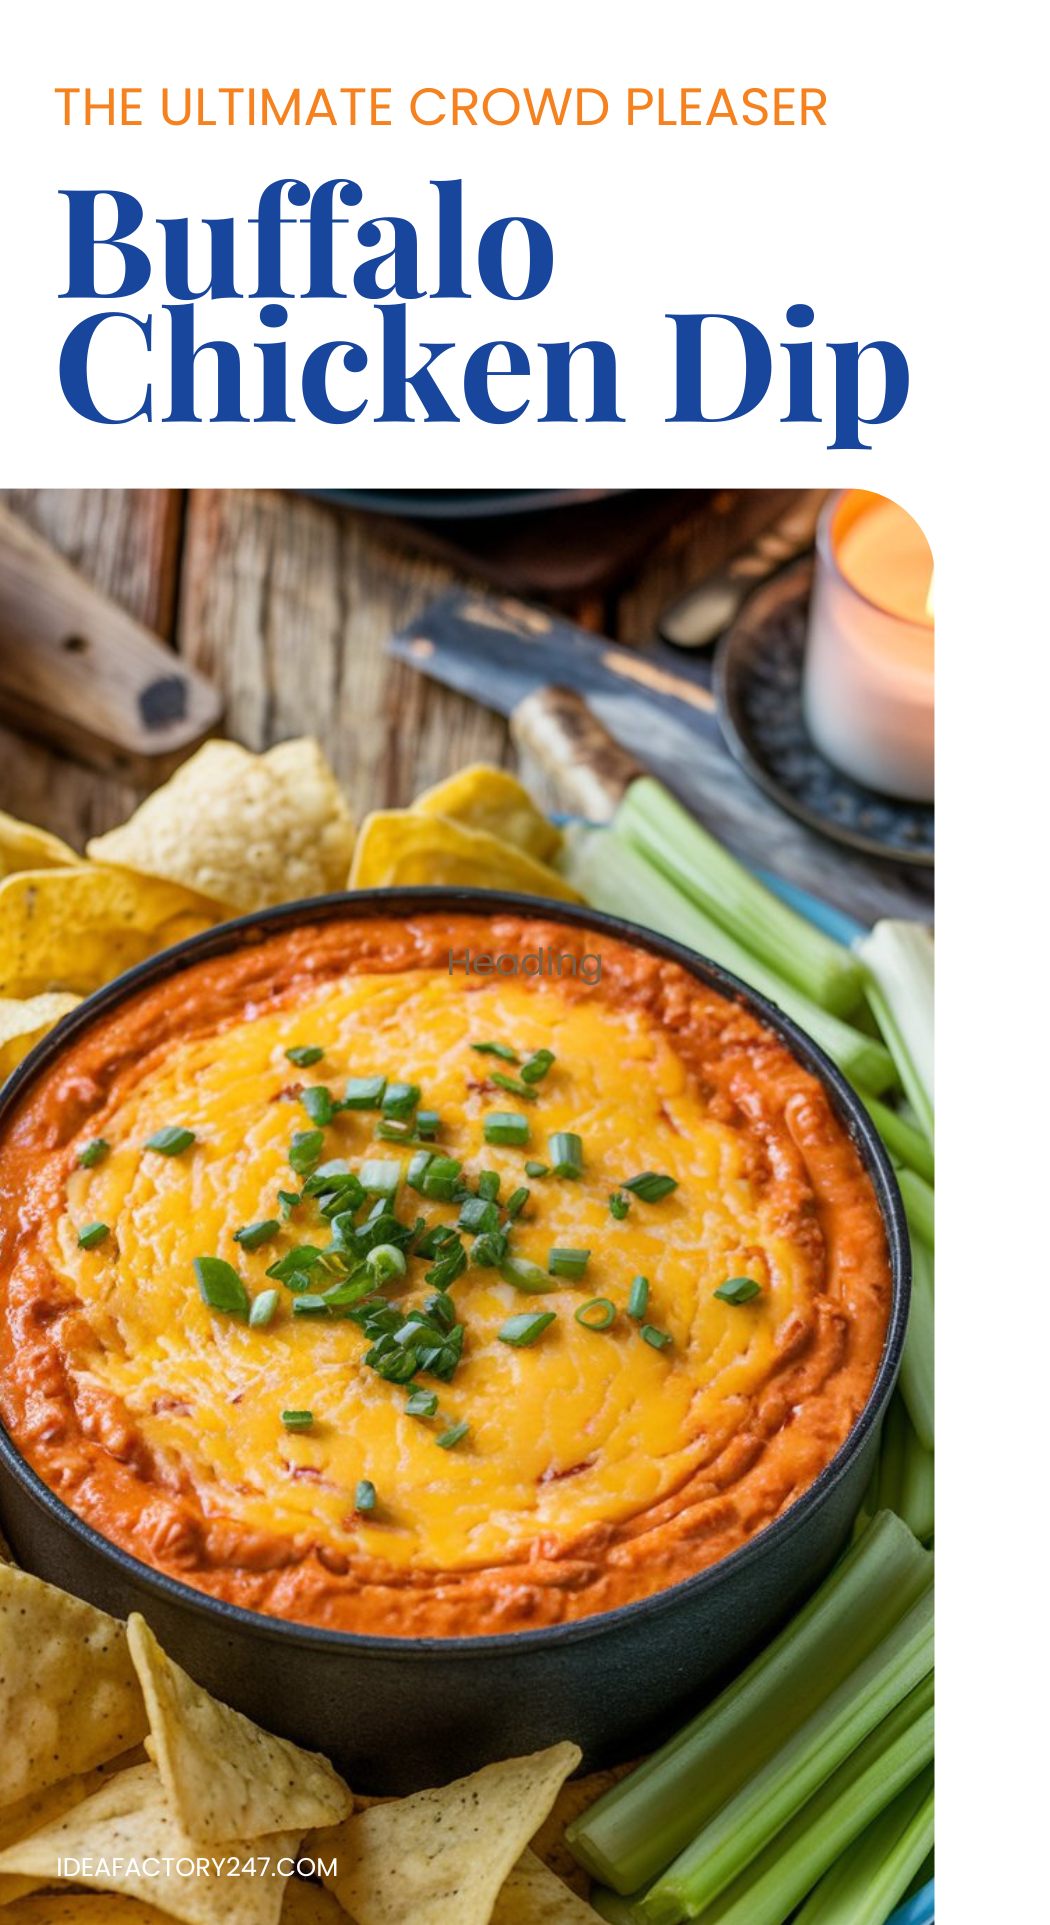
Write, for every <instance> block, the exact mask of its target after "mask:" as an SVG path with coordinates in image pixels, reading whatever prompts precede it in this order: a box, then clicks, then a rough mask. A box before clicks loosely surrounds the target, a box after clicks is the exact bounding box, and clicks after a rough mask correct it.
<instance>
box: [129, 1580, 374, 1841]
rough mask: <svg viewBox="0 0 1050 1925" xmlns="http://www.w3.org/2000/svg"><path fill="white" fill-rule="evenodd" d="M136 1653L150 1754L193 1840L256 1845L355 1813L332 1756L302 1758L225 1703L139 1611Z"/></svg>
mask: <svg viewBox="0 0 1050 1925" xmlns="http://www.w3.org/2000/svg"><path fill="white" fill-rule="evenodd" d="M128 1645H129V1647H130V1650H131V1657H132V1662H133V1663H134V1666H135V1669H136V1671H137V1672H138V1676H139V1682H140V1684H141V1686H142V1694H143V1697H144V1698H145V1700H146V1711H147V1714H148V1716H149V1727H150V1751H151V1754H152V1756H153V1759H154V1762H155V1764H156V1766H157V1769H158V1771H159V1772H160V1776H161V1782H162V1784H163V1786H164V1789H165V1791H166V1792H167V1795H168V1799H169V1802H170V1804H171V1809H172V1811H173V1812H174V1814H175V1817H176V1819H177V1820H178V1823H179V1824H180V1825H181V1827H182V1829H183V1831H184V1832H186V1833H187V1834H188V1836H189V1837H191V1838H195V1839H197V1840H199V1842H200V1843H201V1844H208V1843H210V1842H212V1841H213V1840H215V1839H219V1838H253V1837H255V1836H257V1835H258V1834H260V1833H263V1832H271V1831H299V1832H303V1831H307V1830H313V1829H315V1828H316V1827H317V1826H318V1825H331V1824H335V1823H337V1822H338V1821H339V1819H341V1818H345V1817H346V1816H347V1814H348V1812H349V1811H350V1809H351V1806H352V1800H351V1797H350V1792H349V1789H348V1787H347V1786H346V1785H345V1784H344V1783H343V1780H342V1779H341V1778H340V1776H339V1774H338V1772H336V1771H335V1770H333V1768H332V1766H331V1765H330V1764H329V1762H328V1760H327V1758H322V1757H321V1756H320V1755H319V1753H317V1752H314V1751H301V1750H300V1748H299V1746H298V1745H293V1744H289V1743H288V1741H287V1740H286V1739H285V1738H276V1737H274V1736H273V1734H272V1733H271V1732H269V1731H263V1730H262V1729H261V1728H260V1726H259V1725H257V1724H253V1723H252V1721H251V1719H250V1718H245V1717H242V1716H241V1713H240V1712H239V1711H233V1710H231V1708H230V1706H229V1705H225V1704H220V1703H219V1702H218V1700H217V1699H216V1698H213V1697H211V1696H210V1695H209V1693H208V1692H207V1691H205V1690H203V1689H202V1687H201V1686H200V1685H199V1684H194V1682H193V1679H192V1678H191V1677H189V1676H188V1675H187V1673H186V1672H185V1671H183V1670H182V1668H181V1666H180V1665H177V1664H176V1663H175V1662H174V1660H173V1659H172V1658H169V1657H168V1655H167V1653H166V1652H165V1651H162V1649H161V1647H160V1645H159V1644H158V1643H157V1640H156V1638H155V1637H154V1635H153V1633H152V1631H151V1630H150V1628H149V1625H148V1624H147V1623H146V1621H145V1619H144V1618H142V1617H140V1616H139V1615H138V1613H137V1612H135V1613H133V1614H132V1616H131V1617H130V1618H129V1619H128Z"/></svg>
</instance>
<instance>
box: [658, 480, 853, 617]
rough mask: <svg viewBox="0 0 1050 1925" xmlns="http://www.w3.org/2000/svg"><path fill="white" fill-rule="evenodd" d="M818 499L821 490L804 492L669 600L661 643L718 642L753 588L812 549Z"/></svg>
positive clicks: (821, 493)
mask: <svg viewBox="0 0 1050 1925" xmlns="http://www.w3.org/2000/svg"><path fill="white" fill-rule="evenodd" d="M823 501H824V490H823V489H820V488H811V489H807V491H806V492H805V493H804V494H803V495H800V496H799V498H798V499H797V500H796V501H793V502H792V504H791V506H790V508H789V509H788V510H787V512H786V513H785V514H783V515H781V516H780V517H779V518H778V519H777V520H776V521H775V522H773V524H772V526H771V527H769V528H764V529H762V531H761V532H760V533H759V534H758V535H756V536H755V538H754V540H753V541H750V542H749V543H748V545H747V547H746V548H743V549H741V551H740V553H739V554H738V555H734V556H733V558H732V560H731V561H728V562H727V563H726V564H725V567H724V568H720V569H718V571H717V573H716V574H714V575H709V576H708V577H707V580H706V581H702V582H697V584H696V585H695V587H693V588H689V589H687V590H686V592H685V594H684V595H680V596H678V598H677V600H675V601H673V602H669V603H668V604H667V606H666V608H664V609H662V610H661V612H660V614H659V615H658V617H657V623H656V626H657V630H658V633H659V635H660V637H661V640H662V641H665V642H669V643H670V644H671V646H672V648H682V649H688V650H692V649H701V648H710V646H711V644H712V643H713V642H717V640H718V637H719V636H720V635H723V634H724V633H725V631H726V629H727V628H728V627H729V624H730V623H731V622H732V621H735V619H736V617H737V615H738V614H739V612H740V609H741V608H742V606H743V604H744V602H745V601H746V600H747V597H748V596H749V595H750V593H751V591H752V589H753V588H757V587H758V586H759V583H760V582H764V581H768V580H769V579H770V577H771V576H772V575H775V574H778V573H779V571H780V569H782V568H786V567H787V565H788V563H789V562H792V561H795V560H797V558H798V556H799V555H802V554H804V553H805V551H806V549H807V548H811V547H812V545H813V540H814V537H815V535H816V530H817V520H818V517H819V515H820V510H821V506H822V504H823Z"/></svg>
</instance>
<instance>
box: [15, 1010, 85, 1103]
mask: <svg viewBox="0 0 1050 1925" xmlns="http://www.w3.org/2000/svg"><path fill="white" fill-rule="evenodd" d="M79 1001H80V997H79V996H73V995H71V994H70V993H69V991H68V990H66V989H53V990H51V991H50V993H49V994H48V995H46V996H30V997H28V998H27V999H26V1001H24V1002H22V1001H19V1000H18V999H17V998H15V997H10V996H2V997H0V1082H3V1079H4V1077H5V1076H10V1074H11V1071H12V1070H13V1069H17V1068H18V1065H19V1063H20V1062H21V1061H22V1058H23V1056H28V1055H29V1052H30V1050H31V1049H32V1047H33V1045H34V1043H38V1042H39V1041H40V1038H41V1036H46V1035H47V1032H48V1030H49V1029H54V1026H55V1024H56V1023H57V1022H59V1021H61V1018H62V1017H63V1016H68V1015H69V1012H70V1010H71V1009H75V1008H76V1006H77V1004H78V1002H79Z"/></svg>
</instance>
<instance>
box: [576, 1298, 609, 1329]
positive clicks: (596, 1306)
mask: <svg viewBox="0 0 1050 1925" xmlns="http://www.w3.org/2000/svg"><path fill="white" fill-rule="evenodd" d="M576 1321H577V1323H582V1325H583V1327H584V1329H585V1330H608V1328H609V1325H610V1324H611V1323H615V1322H616V1305H615V1304H614V1303H611V1302H610V1301H609V1298H608V1297H592V1298H591V1301H590V1303H581V1305H580V1307H579V1309H578V1310H577V1312H576Z"/></svg>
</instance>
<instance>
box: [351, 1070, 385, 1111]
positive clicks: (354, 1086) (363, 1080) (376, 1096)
mask: <svg viewBox="0 0 1050 1925" xmlns="http://www.w3.org/2000/svg"><path fill="white" fill-rule="evenodd" d="M385 1089H386V1077H385V1076H351V1078H350V1081H349V1082H348V1084H347V1086H346V1090H345V1092H344V1095H343V1108H344V1110H377V1109H378V1108H379V1107H380V1105H381V1103H382V1101H383V1091H384V1090H385Z"/></svg>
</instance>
